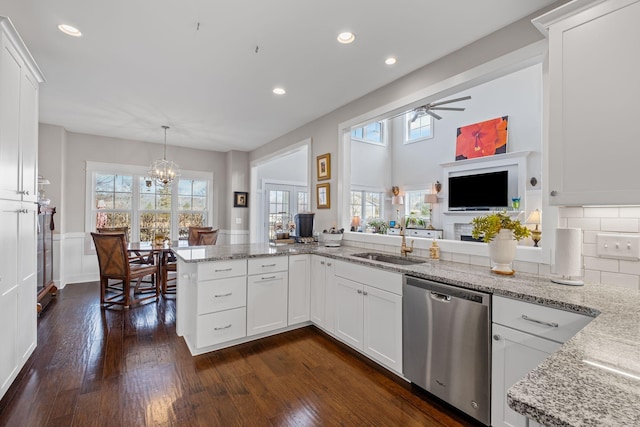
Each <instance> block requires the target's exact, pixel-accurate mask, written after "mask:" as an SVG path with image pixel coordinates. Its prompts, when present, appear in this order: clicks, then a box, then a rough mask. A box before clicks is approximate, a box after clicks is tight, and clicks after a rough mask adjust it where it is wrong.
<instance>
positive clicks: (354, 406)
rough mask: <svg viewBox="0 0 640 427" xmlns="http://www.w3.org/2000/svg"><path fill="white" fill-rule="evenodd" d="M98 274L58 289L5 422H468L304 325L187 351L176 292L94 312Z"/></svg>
mask: <svg viewBox="0 0 640 427" xmlns="http://www.w3.org/2000/svg"><path fill="white" fill-rule="evenodd" d="M98 291H99V285H98V284H97V283H85V284H73V285H68V286H67V287H65V289H63V290H60V291H59V292H58V296H57V297H56V298H54V299H53V300H52V301H51V303H50V304H49V305H48V306H47V309H46V310H45V311H43V312H42V314H41V317H40V318H39V320H38V347H37V348H36V350H35V352H34V354H33V356H32V357H31V358H30V359H29V361H28V362H27V364H26V365H25V368H24V369H23V371H22V372H20V374H19V375H18V378H17V379H16V381H15V382H14V384H13V385H12V386H11V387H10V389H9V391H8V392H7V394H6V395H5V397H4V398H3V399H2V400H1V401H0V426H12V427H13V426H20V427H23V426H24V427H32V426H33V427H36V426H37V427H42V426H46V427H49V426H55V427H57V426H65V427H68V426H82V427H85V426H109V427H110V426H116V427H117V426H126V427H129V426H145V427H146V426H154V427H155V426H168V427H169V426H179V427H201V426H202V427H205V426H206V427H209V426H225V427H226V426H242V427H245V426H257V427H270V426H292V427H309V426H376V427H378V426H402V427H404V426H475V425H478V424H477V423H475V422H473V421H472V420H470V419H469V418H468V417H465V416H463V415H461V414H460V413H459V412H457V411H453V410H451V409H450V408H449V407H448V406H447V405H446V404H443V403H442V402H440V401H438V400H437V399H433V398H432V397H430V396H429V395H428V394H427V393H425V392H424V391H421V390H419V389H415V388H414V389H412V388H411V387H410V386H409V385H408V384H407V383H406V382H404V381H403V380H401V379H399V378H398V377H395V376H394V375H393V374H391V373H389V372H388V371H385V370H384V369H382V368H381V367H379V366H378V365H376V364H374V363H373V362H371V361H369V360H367V359H366V358H365V357H363V356H362V355H360V354H359V353H357V352H355V351H354V350H352V349H350V348H348V347H347V346H345V345H344V344H342V343H339V342H338V341H336V340H334V339H333V338H331V337H329V336H327V335H326V334H324V333H323V332H320V331H319V330H318V329H316V328H315V327H305V328H301V329H297V330H294V331H290V332H287V333H283V334H279V335H275V336H272V337H268V338H264V339H261V340H258V341H254V342H251V343H246V344H241V345H238V346H234V347H231V348H227V349H223V350H219V351H216V352H212V353H207V354H203V355H200V356H196V357H193V356H191V354H190V353H189V350H188V348H187V346H186V344H185V342H184V340H183V339H182V338H180V337H178V336H177V335H176V333H175V319H176V315H175V310H176V304H175V299H161V300H160V301H159V302H153V301H151V302H147V303H146V304H143V305H140V306H134V307H131V308H130V309H128V310H123V309H118V308H115V309H108V310H105V309H101V308H100V306H99V296H98Z"/></svg>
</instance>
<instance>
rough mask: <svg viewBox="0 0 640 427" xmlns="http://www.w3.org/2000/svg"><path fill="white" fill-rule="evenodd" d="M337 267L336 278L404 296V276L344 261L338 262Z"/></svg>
mask: <svg viewBox="0 0 640 427" xmlns="http://www.w3.org/2000/svg"><path fill="white" fill-rule="evenodd" d="M335 265H336V267H335V268H336V270H335V275H336V276H339V277H344V278H345V279H349V280H353V281H354V282H358V283H363V284H365V285H369V286H373V287H376V288H378V289H382V290H383V291H387V292H392V293H394V294H398V295H402V274H398V273H392V272H390V271H385V270H382V269H379V268H373V267H366V266H364V265H359V264H351V263H349V262H344V261H336V263H335Z"/></svg>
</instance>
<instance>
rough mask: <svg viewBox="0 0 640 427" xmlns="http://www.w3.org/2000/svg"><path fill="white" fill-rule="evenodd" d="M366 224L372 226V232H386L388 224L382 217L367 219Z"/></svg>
mask: <svg viewBox="0 0 640 427" xmlns="http://www.w3.org/2000/svg"><path fill="white" fill-rule="evenodd" d="M367 225H368V226H369V227H371V228H373V230H374V231H373V232H374V233H377V234H386V233H387V229H388V228H389V224H387V222H386V221H385V220H383V219H380V218H374V219H370V220H368V221H367Z"/></svg>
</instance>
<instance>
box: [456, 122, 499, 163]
mask: <svg viewBox="0 0 640 427" xmlns="http://www.w3.org/2000/svg"><path fill="white" fill-rule="evenodd" d="M508 123H509V116H503V117H498V118H495V119H491V120H486V121H484V122H479V123H474V124H472V125H468V126H462V127H459V128H458V132H457V135H456V160H465V159H472V158H477V157H485V156H493V155H494V154H503V153H506V152H507V125H508Z"/></svg>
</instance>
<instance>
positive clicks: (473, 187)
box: [448, 170, 509, 211]
mask: <svg viewBox="0 0 640 427" xmlns="http://www.w3.org/2000/svg"><path fill="white" fill-rule="evenodd" d="M448 193H449V210H451V211H473V210H498V209H506V208H507V207H508V206H509V196H508V194H509V172H508V171H506V170H505V171H499V172H489V173H480V174H473V175H462V176H450V177H449V191H448Z"/></svg>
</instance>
